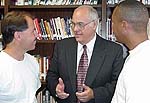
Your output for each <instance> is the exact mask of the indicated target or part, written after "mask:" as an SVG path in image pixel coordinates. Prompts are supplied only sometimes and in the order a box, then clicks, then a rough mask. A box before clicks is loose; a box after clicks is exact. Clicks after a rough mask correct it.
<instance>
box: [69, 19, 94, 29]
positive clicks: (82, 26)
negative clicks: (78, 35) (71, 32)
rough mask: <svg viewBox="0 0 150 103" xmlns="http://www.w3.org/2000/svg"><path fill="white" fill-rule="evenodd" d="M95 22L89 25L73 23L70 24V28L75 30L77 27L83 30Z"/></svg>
mask: <svg viewBox="0 0 150 103" xmlns="http://www.w3.org/2000/svg"><path fill="white" fill-rule="evenodd" d="M93 21H94V20H92V21H90V22H88V23H83V22H77V23H74V22H71V23H70V26H71V28H72V29H74V28H75V26H77V27H78V28H79V29H80V30H83V29H84V28H85V26H86V25H88V24H90V23H91V22H93Z"/></svg>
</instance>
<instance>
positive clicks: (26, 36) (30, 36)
mask: <svg viewBox="0 0 150 103" xmlns="http://www.w3.org/2000/svg"><path fill="white" fill-rule="evenodd" d="M26 19H27V22H28V29H26V30H25V31H22V32H21V33H22V34H21V35H22V38H21V39H22V42H21V45H22V48H23V49H24V50H25V51H29V50H33V49H34V48H35V44H36V37H37V33H36V32H35V27H34V23H33V20H32V19H31V18H29V17H26Z"/></svg>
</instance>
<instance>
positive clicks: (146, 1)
mask: <svg viewBox="0 0 150 103" xmlns="http://www.w3.org/2000/svg"><path fill="white" fill-rule="evenodd" d="M121 1H123V0H108V1H107V4H118V3H119V2H121ZM137 1H140V2H142V3H143V4H145V5H149V4H150V0H137Z"/></svg>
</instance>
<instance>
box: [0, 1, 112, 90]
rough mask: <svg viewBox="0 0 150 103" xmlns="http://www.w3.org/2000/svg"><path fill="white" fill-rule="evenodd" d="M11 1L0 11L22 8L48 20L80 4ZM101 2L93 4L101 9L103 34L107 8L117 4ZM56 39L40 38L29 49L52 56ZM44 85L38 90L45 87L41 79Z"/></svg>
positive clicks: (66, 15) (104, 32) (33, 53)
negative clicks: (15, 3)
mask: <svg viewBox="0 0 150 103" xmlns="http://www.w3.org/2000/svg"><path fill="white" fill-rule="evenodd" d="M11 1H13V0H5V6H0V13H1V14H3V15H5V14H6V13H7V12H9V11H12V10H20V11H27V12H30V13H31V14H32V15H34V16H35V17H36V18H38V19H45V20H48V19H49V18H55V17H58V16H59V17H71V16H72V13H73V11H74V9H75V8H76V7H78V6H80V5H19V6H17V5H14V3H12V2H11ZM99 1H100V3H99V4H97V5H92V6H93V7H94V8H96V9H97V10H98V11H101V14H99V15H101V25H102V26H101V29H102V34H106V33H107V28H106V27H107V26H106V25H107V24H106V21H107V8H108V7H112V8H113V7H114V6H115V5H111V6H110V5H109V6H108V5H107V0H99ZM55 42H56V40H39V41H37V44H36V48H35V49H34V50H32V51H29V53H30V54H32V55H40V56H42V57H44V56H49V57H50V58H51V57H52V55H53V50H54V46H55ZM41 83H42V87H41V88H40V89H39V90H38V92H40V91H41V90H43V88H45V86H46V83H45V81H43V80H42V81H41Z"/></svg>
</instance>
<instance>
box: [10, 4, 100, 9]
mask: <svg viewBox="0 0 150 103" xmlns="http://www.w3.org/2000/svg"><path fill="white" fill-rule="evenodd" d="M78 6H81V5H21V6H16V5H13V6H12V5H10V6H9V8H10V9H21V8H24V9H30V8H32V9H48V8H49V9H62V8H64V9H65V8H68V9H71V8H72V9H74V8H76V7H78ZM92 6H93V7H96V8H99V7H102V5H101V4H98V5H92Z"/></svg>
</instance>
